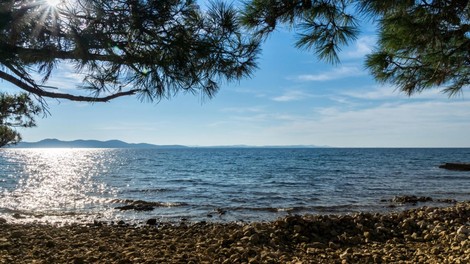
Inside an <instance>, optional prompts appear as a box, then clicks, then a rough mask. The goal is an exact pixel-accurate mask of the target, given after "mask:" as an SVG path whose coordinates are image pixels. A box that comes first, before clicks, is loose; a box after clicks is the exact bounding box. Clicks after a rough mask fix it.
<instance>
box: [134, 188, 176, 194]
mask: <svg viewBox="0 0 470 264" xmlns="http://www.w3.org/2000/svg"><path fill="white" fill-rule="evenodd" d="M172 191H176V190H175V189H169V188H153V189H135V190H126V191H125V192H126V193H160V192H172Z"/></svg>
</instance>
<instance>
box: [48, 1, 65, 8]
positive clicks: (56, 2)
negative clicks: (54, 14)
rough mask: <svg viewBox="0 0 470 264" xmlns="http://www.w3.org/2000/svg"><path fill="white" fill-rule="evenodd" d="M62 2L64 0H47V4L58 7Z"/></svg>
mask: <svg viewBox="0 0 470 264" xmlns="http://www.w3.org/2000/svg"><path fill="white" fill-rule="evenodd" d="M61 2H62V0H46V3H47V5H49V6H50V7H57V6H58V5H59V4H60V3H61Z"/></svg>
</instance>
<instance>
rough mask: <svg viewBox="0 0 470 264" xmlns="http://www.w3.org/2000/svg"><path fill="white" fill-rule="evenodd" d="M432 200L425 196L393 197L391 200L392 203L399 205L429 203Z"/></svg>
mask: <svg viewBox="0 0 470 264" xmlns="http://www.w3.org/2000/svg"><path fill="white" fill-rule="evenodd" d="M431 201H432V198H431V197H427V196H419V197H418V196H415V195H405V196H395V197H393V199H392V202H394V203H400V204H417V203H418V202H421V203H424V202H431Z"/></svg>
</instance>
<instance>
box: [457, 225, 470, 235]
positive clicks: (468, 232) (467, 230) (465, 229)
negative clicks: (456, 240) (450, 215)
mask: <svg viewBox="0 0 470 264" xmlns="http://www.w3.org/2000/svg"><path fill="white" fill-rule="evenodd" d="M457 234H458V235H460V234H463V235H470V228H468V227H466V226H461V227H459V229H458V230H457Z"/></svg>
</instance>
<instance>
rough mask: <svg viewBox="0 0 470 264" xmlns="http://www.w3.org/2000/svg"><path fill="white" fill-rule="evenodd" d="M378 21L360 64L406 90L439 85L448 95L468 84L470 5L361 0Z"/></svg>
mask: <svg viewBox="0 0 470 264" xmlns="http://www.w3.org/2000/svg"><path fill="white" fill-rule="evenodd" d="M364 8H365V10H366V11H368V12H369V13H371V14H373V15H378V16H380V17H381V19H380V20H379V25H380V28H379V32H380V36H379V45H378V48H377V50H376V51H375V52H373V53H372V54H371V55H369V56H368V57H367V59H366V66H367V68H368V69H369V70H370V71H371V72H372V74H373V76H374V77H375V78H376V79H377V80H379V81H382V82H390V83H393V84H395V85H396V86H398V87H399V89H400V90H402V91H404V92H405V93H407V94H408V95H412V94H414V93H417V92H421V91H423V90H424V89H428V88H434V87H444V88H443V91H444V92H446V93H448V94H449V95H455V94H457V93H460V92H462V89H463V88H466V87H468V85H469V84H470V4H469V1H462V0H446V1H443V0H440V1H430V0H429V1H364Z"/></svg>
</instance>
